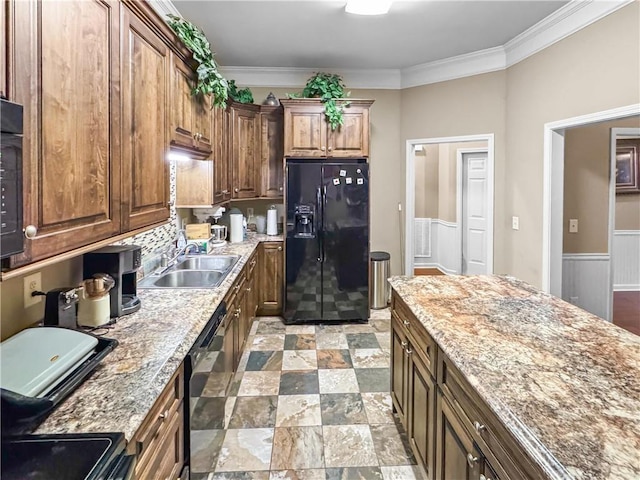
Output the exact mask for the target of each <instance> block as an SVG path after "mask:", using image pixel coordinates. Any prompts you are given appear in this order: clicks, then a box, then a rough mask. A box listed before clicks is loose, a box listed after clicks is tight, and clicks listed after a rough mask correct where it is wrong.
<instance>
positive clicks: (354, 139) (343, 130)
mask: <svg viewBox="0 0 640 480" xmlns="http://www.w3.org/2000/svg"><path fill="white" fill-rule="evenodd" d="M343 119H344V123H343V124H342V125H341V126H340V127H338V128H337V129H335V130H333V131H332V130H331V129H330V128H329V144H328V146H327V150H328V156H331V157H339V158H348V157H368V156H369V107H363V106H359V105H350V106H348V107H346V108H345V109H344V114H343Z"/></svg>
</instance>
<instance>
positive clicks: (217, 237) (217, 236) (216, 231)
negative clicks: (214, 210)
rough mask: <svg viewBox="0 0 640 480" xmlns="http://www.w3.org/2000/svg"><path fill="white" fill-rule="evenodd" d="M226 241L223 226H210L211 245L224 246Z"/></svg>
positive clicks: (225, 229) (225, 231)
mask: <svg viewBox="0 0 640 480" xmlns="http://www.w3.org/2000/svg"><path fill="white" fill-rule="evenodd" d="M226 241H227V227H226V226H225V225H218V224H215V225H212V226H211V245H213V246H220V245H224V244H225V243H226Z"/></svg>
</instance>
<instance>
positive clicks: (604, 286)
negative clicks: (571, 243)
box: [562, 253, 611, 321]
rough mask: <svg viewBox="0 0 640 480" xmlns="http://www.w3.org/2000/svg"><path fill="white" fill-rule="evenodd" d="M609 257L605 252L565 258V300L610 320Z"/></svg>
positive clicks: (563, 283) (563, 295)
mask: <svg viewBox="0 0 640 480" xmlns="http://www.w3.org/2000/svg"><path fill="white" fill-rule="evenodd" d="M610 289H611V282H610V258H609V255H608V254H606V253H603V254H598V253H595V254H591V253H573V254H564V255H563V256H562V298H563V300H566V301H567V302H570V303H573V304H574V305H577V306H579V307H580V308H583V309H584V310H586V311H588V312H591V313H593V314H594V315H598V316H599V317H600V318H604V319H605V320H609V321H610V318H609V315H610V314H609V312H610V310H611V308H610V302H611V291H610Z"/></svg>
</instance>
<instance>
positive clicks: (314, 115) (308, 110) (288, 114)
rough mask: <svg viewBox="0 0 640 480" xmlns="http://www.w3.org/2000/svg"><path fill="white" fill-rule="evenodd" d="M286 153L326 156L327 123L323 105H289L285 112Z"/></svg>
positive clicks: (301, 155) (286, 154)
mask: <svg viewBox="0 0 640 480" xmlns="http://www.w3.org/2000/svg"><path fill="white" fill-rule="evenodd" d="M284 155H285V156H286V157H325V156H326V155H327V124H326V122H325V119H324V107H323V106H322V105H317V106H314V105H311V106H309V105H305V106H302V105H301V106H291V107H287V108H286V109H285V112H284Z"/></svg>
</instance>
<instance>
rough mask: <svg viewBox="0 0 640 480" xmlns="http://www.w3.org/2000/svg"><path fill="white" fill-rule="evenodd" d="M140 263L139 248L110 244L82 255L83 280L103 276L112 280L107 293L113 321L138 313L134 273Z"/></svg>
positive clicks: (136, 283)
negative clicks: (103, 274)
mask: <svg viewBox="0 0 640 480" xmlns="http://www.w3.org/2000/svg"><path fill="white" fill-rule="evenodd" d="M141 264H142V251H141V248H140V247H139V246H138V245H109V246H106V247H103V248H100V249H98V250H94V251H93V252H91V253H86V254H85V255H84V259H83V277H84V278H91V277H92V276H93V275H94V274H96V273H106V274H107V275H109V276H111V277H112V278H113V280H114V285H113V288H112V289H111V290H110V291H109V297H110V301H109V304H110V312H111V317H112V318H115V317H120V316H122V315H128V314H130V313H134V312H137V311H138V310H140V305H141V304H140V299H139V298H138V296H137V290H138V288H137V287H138V279H137V272H138V268H140V265H141Z"/></svg>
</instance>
